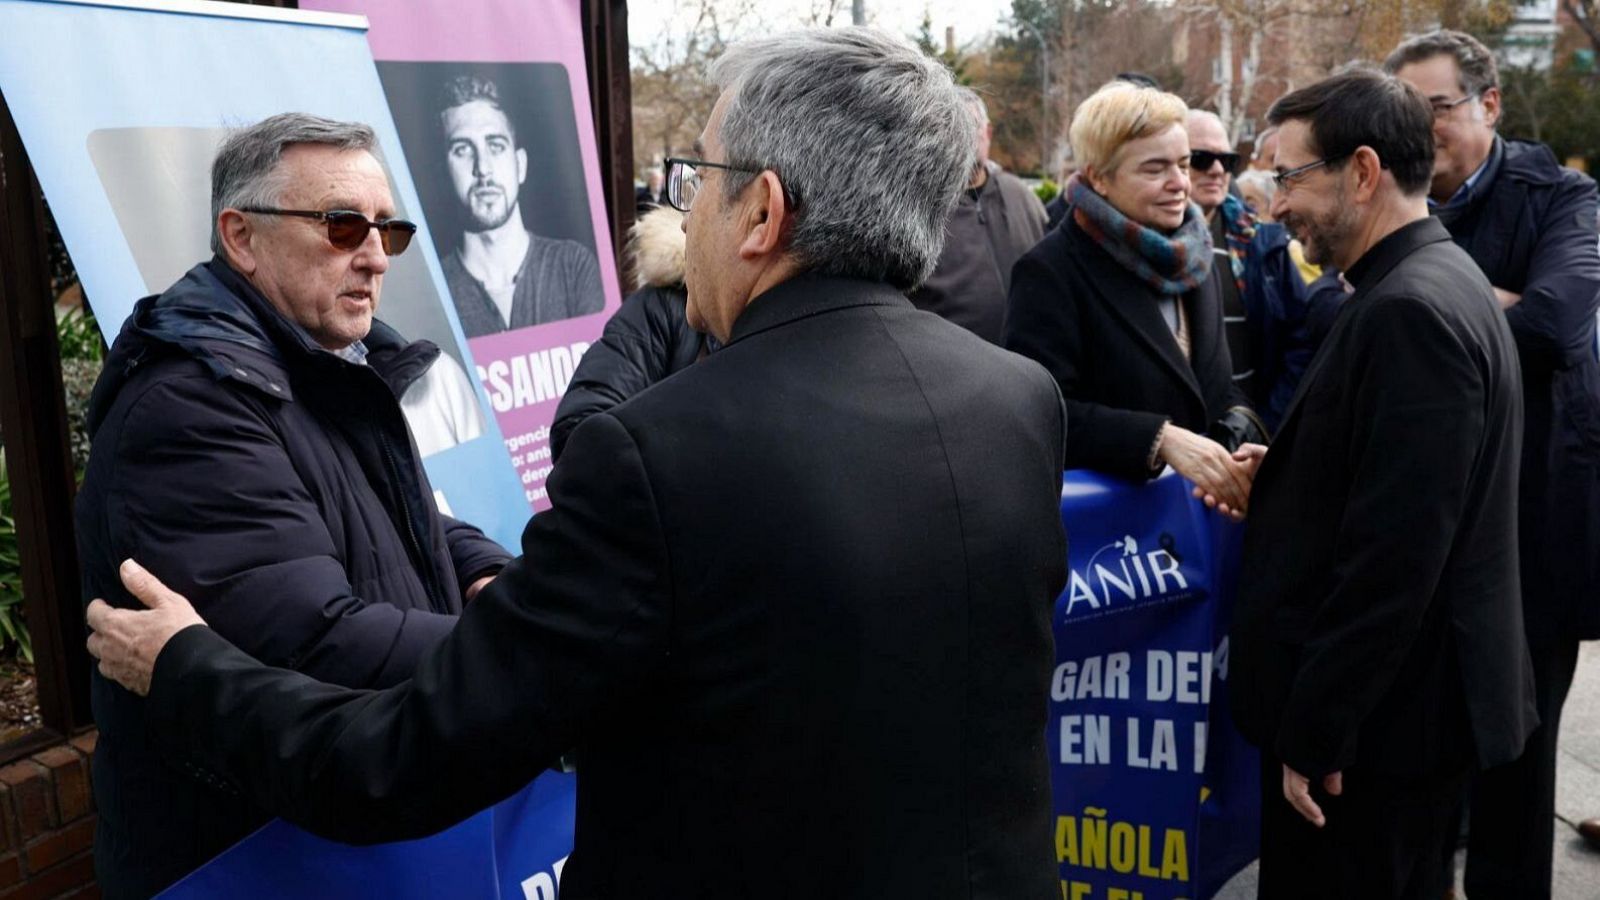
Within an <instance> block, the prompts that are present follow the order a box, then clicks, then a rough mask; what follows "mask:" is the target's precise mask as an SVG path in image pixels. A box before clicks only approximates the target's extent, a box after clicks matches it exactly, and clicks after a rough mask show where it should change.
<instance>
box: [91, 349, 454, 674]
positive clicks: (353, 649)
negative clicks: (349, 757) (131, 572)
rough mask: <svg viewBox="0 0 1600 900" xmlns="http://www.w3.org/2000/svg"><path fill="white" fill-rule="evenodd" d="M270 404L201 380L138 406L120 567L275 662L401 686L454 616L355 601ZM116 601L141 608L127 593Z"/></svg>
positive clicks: (124, 447)
mask: <svg viewBox="0 0 1600 900" xmlns="http://www.w3.org/2000/svg"><path fill="white" fill-rule="evenodd" d="M271 402H276V401H268V400H265V399H262V400H254V399H252V398H248V397H246V396H245V392H244V391H243V390H240V389H232V388H230V387H228V386H226V385H220V384H218V383H217V382H216V381H215V380H213V379H211V378H210V377H208V376H200V375H193V376H190V375H178V376H174V377H167V378H162V379H160V380H159V381H157V382H155V383H154V384H152V385H150V386H149V387H148V388H147V389H145V390H144V391H143V393H142V394H141V395H140V396H138V397H137V398H135V399H134V400H133V401H132V402H131V404H130V407H129V410H128V413H127V419H126V424H125V425H124V427H123V428H122V429H121V431H120V434H119V440H118V445H117V447H116V448H114V449H113V450H112V452H113V453H114V455H115V459H116V464H115V468H114V470H113V472H114V474H113V477H112V478H111V485H112V486H111V488H110V490H109V496H108V502H107V516H108V518H109V521H108V523H107V524H108V528H107V530H108V532H109V533H110V534H111V535H112V542H113V545H114V546H113V549H114V550H115V552H116V554H117V556H116V557H114V558H117V559H124V558H128V557H132V558H134V559H137V560H138V561H139V562H140V563H141V564H143V565H144V566H145V567H146V568H147V569H149V570H150V571H151V572H154V573H155V574H156V575H157V576H158V577H160V578H161V579H163V580H164V581H166V583H167V584H168V585H169V586H171V587H172V588H173V589H174V590H176V591H178V592H179V593H181V594H184V595H185V596H188V597H192V598H195V600H196V608H197V609H198V610H199V612H200V614H201V616H203V617H204V618H205V619H206V621H208V622H210V623H212V626H213V627H214V628H216V629H217V631H218V633H220V634H222V635H224V636H226V637H227V638H228V639H229V640H232V641H234V642H236V643H237V644H238V645H239V646H241V647H243V648H245V649H246V650H247V651H248V652H250V653H251V654H253V655H255V656H257V657H258V658H260V659H263V660H268V661H270V662H271V663H272V664H273V665H279V666H285V667H287V668H293V669H298V670H300V671H302V672H305V673H306V674H308V675H310V676H311V677H313V678H317V679H321V680H323V681H330V682H333V683H335V684H345V685H351V686H356V687H371V686H381V685H387V684H393V683H395V682H397V681H400V680H403V679H405V678H407V677H409V676H410V674H411V670H412V668H413V667H414V666H415V665H416V662H417V660H418V659H420V658H421V657H422V656H423V655H424V654H425V653H426V652H428V650H430V649H431V648H432V647H433V645H434V644H436V643H437V642H438V641H439V640H440V639H441V638H443V637H444V635H445V634H447V633H449V631H450V629H451V628H452V627H453V626H454V624H455V617H454V616H451V615H444V614H439V613H433V612H428V611H425V610H414V609H413V610H405V609H401V608H399V607H397V606H393V605H390V604H388V603H384V602H382V600H383V598H382V597H360V596H357V595H356V593H355V591H354V590H353V589H352V587H351V585H350V582H349V580H348V579H347V577H346V575H345V568H344V565H343V563H342V562H341V561H340V559H339V558H338V555H337V551H336V547H335V544H334V540H333V537H332V535H331V534H330V533H329V531H328V527H327V523H326V520H325V519H324V518H323V513H322V510H321V509H320V508H319V506H318V504H317V501H316V499H315V498H314V497H312V496H311V494H310V492H309V491H308V490H307V488H306V486H305V483H304V482H303V481H302V480H301V477H300V474H299V472H298V471H296V468H295V464H294V462H293V461H292V460H291V459H290V458H289V455H288V453H287V451H286V450H285V448H284V445H283V443H282V439H281V438H280V436H279V434H278V432H277V431H276V428H277V427H278V426H277V425H276V424H275V423H273V422H272V421H271V420H270V419H269V418H268V416H267V414H266V413H265V411H264V410H263V408H262V407H260V406H257V405H255V404H257V403H271ZM100 449H101V448H98V447H97V448H96V450H97V451H100ZM106 599H107V600H108V601H110V602H112V603H113V604H114V605H119V606H129V607H134V608H137V607H138V605H139V604H138V601H136V600H134V599H133V598H132V597H131V596H129V595H127V594H126V593H123V592H121V590H120V586H119V587H118V589H117V591H116V593H115V595H114V596H113V597H108V598H106Z"/></svg>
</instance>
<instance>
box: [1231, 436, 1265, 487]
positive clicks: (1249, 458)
mask: <svg viewBox="0 0 1600 900" xmlns="http://www.w3.org/2000/svg"><path fill="white" fill-rule="evenodd" d="M1266 458H1267V447H1266V445H1265V444H1250V443H1245V444H1240V445H1239V449H1237V450H1235V451H1233V459H1234V462H1237V463H1239V464H1241V465H1243V466H1244V467H1245V470H1246V471H1247V472H1249V473H1250V486H1251V488H1254V487H1255V483H1256V472H1257V471H1259V470H1260V469H1261V461H1262V460H1264V459H1266Z"/></svg>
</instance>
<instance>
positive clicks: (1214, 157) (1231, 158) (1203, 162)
mask: <svg viewBox="0 0 1600 900" xmlns="http://www.w3.org/2000/svg"><path fill="white" fill-rule="evenodd" d="M1241 160H1242V157H1240V156H1239V154H1237V153H1217V152H1215V151H1213V150H1195V151H1193V152H1191V153H1190V154H1189V171H1190V172H1209V171H1211V167H1212V166H1214V165H1216V164H1217V163H1219V162H1220V163H1222V171H1224V172H1227V173H1228V174H1229V175H1237V174H1239V163H1240V161H1241Z"/></svg>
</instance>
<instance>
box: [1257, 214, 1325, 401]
mask: <svg viewBox="0 0 1600 900" xmlns="http://www.w3.org/2000/svg"><path fill="white" fill-rule="evenodd" d="M1290 246H1291V245H1290V244H1288V243H1285V244H1283V245H1282V247H1281V248H1279V249H1277V250H1275V251H1274V252H1272V253H1270V254H1269V255H1268V257H1267V259H1268V267H1270V268H1271V269H1272V277H1271V278H1270V279H1269V280H1268V281H1267V282H1266V283H1265V284H1264V285H1263V287H1265V286H1266V285H1271V286H1272V287H1273V289H1274V291H1273V295H1272V296H1268V297H1266V298H1265V299H1266V301H1267V315H1268V322H1267V327H1269V328H1271V329H1272V330H1273V339H1272V340H1271V341H1270V342H1269V343H1268V346H1271V347H1273V348H1275V351H1276V353H1277V354H1278V357H1279V358H1278V359H1276V360H1273V361H1272V362H1273V366H1272V369H1273V373H1274V377H1273V379H1272V383H1271V384H1270V385H1267V386H1266V403H1265V404H1264V406H1265V409H1261V410H1258V412H1260V413H1261V414H1262V418H1263V419H1264V420H1265V421H1266V424H1267V425H1268V426H1269V427H1271V428H1277V427H1278V424H1279V423H1281V422H1282V421H1283V414H1284V412H1285V411H1287V410H1288V408H1289V401H1290V400H1292V399H1293V398H1294V392H1295V389H1296V388H1298V387H1299V386H1300V379H1301V378H1302V377H1304V375H1305V373H1306V366H1308V365H1309V364H1310V363H1311V354H1312V349H1311V337H1310V326H1309V325H1307V323H1306V315H1307V312H1308V311H1309V307H1310V303H1309V292H1308V289H1307V287H1306V282H1305V280H1304V279H1302V278H1301V277H1300V268H1299V267H1298V266H1297V265H1296V264H1295V261H1294V255H1293V253H1292V252H1291V249H1290Z"/></svg>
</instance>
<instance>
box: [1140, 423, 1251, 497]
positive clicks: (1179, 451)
mask: <svg viewBox="0 0 1600 900" xmlns="http://www.w3.org/2000/svg"><path fill="white" fill-rule="evenodd" d="M1156 453H1157V456H1159V457H1160V458H1161V460H1162V461H1164V462H1166V464H1167V465H1169V466H1171V467H1172V468H1174V469H1176V470H1177V472H1178V474H1179V475H1182V476H1183V477H1185V478H1187V479H1189V480H1190V481H1192V482H1194V484H1195V489H1194V495H1195V496H1196V497H1197V498H1200V499H1202V500H1204V501H1205V504H1206V506H1207V507H1210V508H1211V509H1215V510H1216V511H1217V512H1219V513H1222V514H1223V515H1225V516H1228V517H1230V518H1232V519H1234V520H1235V521H1237V520H1239V519H1243V518H1244V513H1245V504H1246V502H1247V501H1248V500H1249V498H1250V475H1251V472H1250V471H1247V470H1246V468H1245V466H1244V464H1242V463H1239V462H1236V461H1235V460H1234V458H1233V457H1232V456H1231V455H1229V453H1228V451H1227V449H1225V448H1224V447H1223V446H1222V445H1221V444H1219V443H1217V442H1216V441H1213V440H1212V439H1210V438H1208V437H1205V436H1203V435H1198V434H1195V433H1194V432H1192V431H1189V430H1188V429H1186V428H1179V427H1178V426H1176V425H1173V424H1172V423H1170V422H1168V423H1167V424H1166V425H1165V426H1164V427H1163V428H1162V429H1161V445H1160V448H1159V449H1158V450H1157V451H1156ZM1252 471H1253V470H1252Z"/></svg>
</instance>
